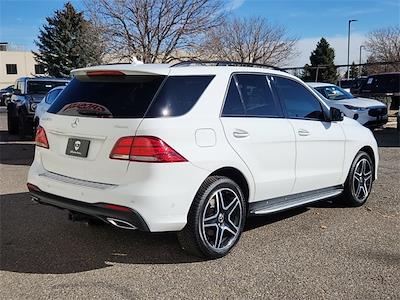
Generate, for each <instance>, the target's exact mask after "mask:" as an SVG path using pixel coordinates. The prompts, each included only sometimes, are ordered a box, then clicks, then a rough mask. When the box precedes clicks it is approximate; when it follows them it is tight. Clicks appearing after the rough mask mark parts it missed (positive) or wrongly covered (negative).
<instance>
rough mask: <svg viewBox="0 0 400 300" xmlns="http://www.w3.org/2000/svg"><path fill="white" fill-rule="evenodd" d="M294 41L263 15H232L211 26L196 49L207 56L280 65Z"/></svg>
mask: <svg viewBox="0 0 400 300" xmlns="http://www.w3.org/2000/svg"><path fill="white" fill-rule="evenodd" d="M296 42H297V39H296V38H293V37H289V36H288V34H287V31H286V29H285V28H284V27H282V26H278V25H272V24H270V23H269V22H268V21H267V20H266V19H265V18H263V17H250V18H234V19H227V20H226V21H225V22H224V23H223V24H222V25H221V26H219V27H215V28H213V29H212V30H211V31H210V32H209V33H208V34H207V36H206V38H205V40H204V42H203V43H202V45H201V47H200V48H199V50H198V51H199V53H200V56H201V57H203V58H208V59H222V60H231V61H239V62H250V63H265V64H274V65H282V64H283V63H285V62H288V61H289V60H290V59H291V58H292V57H293V55H294V54H295V53H296V49H295V45H296Z"/></svg>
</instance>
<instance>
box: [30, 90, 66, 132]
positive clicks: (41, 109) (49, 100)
mask: <svg viewBox="0 0 400 300" xmlns="http://www.w3.org/2000/svg"><path fill="white" fill-rule="evenodd" d="M64 88H65V86H57V87H55V88H54V89H52V90H50V91H49V92H48V93H47V95H46V96H45V97H44V98H43V100H42V101H40V103H39V104H38V105H37V106H36V110H35V116H34V118H33V120H34V121H33V124H34V126H35V129H36V128H37V126H38V125H39V122H40V119H41V118H42V117H43V115H44V114H45V112H46V111H47V110H48V109H49V108H50V106H51V105H52V104H53V103H54V101H55V100H56V98H57V96H58V95H59V94H60V93H61V92H62V90H63V89H64Z"/></svg>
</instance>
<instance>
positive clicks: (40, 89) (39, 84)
mask: <svg viewBox="0 0 400 300" xmlns="http://www.w3.org/2000/svg"><path fill="white" fill-rule="evenodd" d="M67 84H68V82H65V81H49V80H46V81H37V80H29V81H28V90H27V93H28V94H47V93H48V92H49V91H50V90H52V89H54V88H55V87H57V86H64V85H67Z"/></svg>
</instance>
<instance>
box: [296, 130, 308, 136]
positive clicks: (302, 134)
mask: <svg viewBox="0 0 400 300" xmlns="http://www.w3.org/2000/svg"><path fill="white" fill-rule="evenodd" d="M297 133H298V134H299V135H300V136H307V135H310V132H309V131H308V130H305V129H299V131H297Z"/></svg>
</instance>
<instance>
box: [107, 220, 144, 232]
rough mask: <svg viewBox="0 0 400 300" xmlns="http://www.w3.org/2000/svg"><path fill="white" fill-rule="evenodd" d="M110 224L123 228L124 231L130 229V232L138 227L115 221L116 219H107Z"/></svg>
mask: <svg viewBox="0 0 400 300" xmlns="http://www.w3.org/2000/svg"><path fill="white" fill-rule="evenodd" d="M106 219H107V221H108V223H110V224H111V225H113V226H115V227H118V228H122V229H130V230H135V229H137V227H136V226H133V225H132V224H131V223H128V222H126V221H123V220H119V219H114V218H106Z"/></svg>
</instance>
